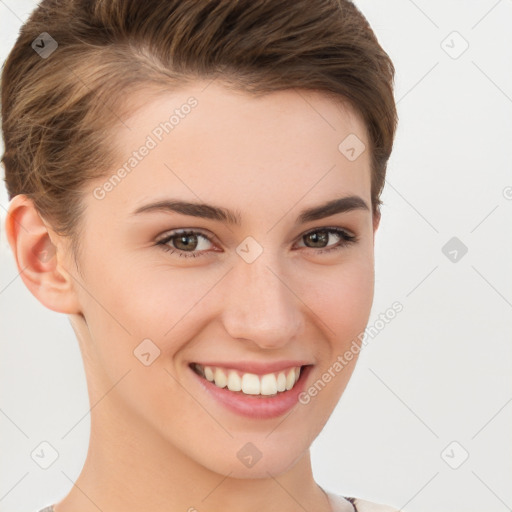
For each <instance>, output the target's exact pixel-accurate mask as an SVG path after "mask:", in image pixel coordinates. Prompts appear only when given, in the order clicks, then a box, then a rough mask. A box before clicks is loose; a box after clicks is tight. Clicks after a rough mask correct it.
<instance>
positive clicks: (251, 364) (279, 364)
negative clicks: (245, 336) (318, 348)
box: [195, 359, 311, 375]
mask: <svg viewBox="0 0 512 512" xmlns="http://www.w3.org/2000/svg"><path fill="white" fill-rule="evenodd" d="M195 362H196V363H198V364H200V365H201V366H202V367H203V368H204V367H205V366H217V367H219V368H226V369H233V370H239V371H241V372H243V373H254V374H256V375H265V374H267V373H274V372H279V371H281V370H289V369H290V368H292V367H295V366H306V365H309V364H311V363H310V362H308V361H292V360H291V359H290V360H288V361H275V362H273V363H257V362H256V361H236V362H235V361H233V362H221V361H213V362H207V363H206V362H202V361H195Z"/></svg>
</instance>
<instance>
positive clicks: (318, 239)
mask: <svg viewBox="0 0 512 512" xmlns="http://www.w3.org/2000/svg"><path fill="white" fill-rule="evenodd" d="M332 235H335V236H332ZM302 239H303V240H304V242H305V243H306V244H307V245H306V247H307V248H309V249H323V250H320V251H317V252H319V253H323V252H330V251H335V250H338V249H342V248H344V247H346V246H348V245H350V244H352V243H355V242H356V241H357V237H356V236H354V235H351V234H349V233H347V232H346V231H344V230H342V229H339V228H321V229H316V230H314V231H310V232H308V233H306V234H304V235H302ZM331 239H334V240H336V239H338V240H340V242H339V243H338V244H335V245H332V244H330V246H329V241H330V240H331ZM309 244H311V245H309Z"/></svg>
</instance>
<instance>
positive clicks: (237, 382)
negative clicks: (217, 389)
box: [206, 366, 242, 391]
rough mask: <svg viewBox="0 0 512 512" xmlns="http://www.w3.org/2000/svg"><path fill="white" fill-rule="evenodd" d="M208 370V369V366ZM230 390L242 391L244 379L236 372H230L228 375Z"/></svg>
mask: <svg viewBox="0 0 512 512" xmlns="http://www.w3.org/2000/svg"><path fill="white" fill-rule="evenodd" d="M206 368H208V366H207V367H206ZM228 389H230V390H231V391H241V390H242V379H241V378H240V376H239V375H238V373H236V372H235V370H230V371H229V373H228Z"/></svg>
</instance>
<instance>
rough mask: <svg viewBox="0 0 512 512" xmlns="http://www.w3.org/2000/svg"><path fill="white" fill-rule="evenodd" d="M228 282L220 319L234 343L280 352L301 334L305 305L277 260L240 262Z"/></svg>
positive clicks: (227, 279)
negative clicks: (279, 350)
mask: <svg viewBox="0 0 512 512" xmlns="http://www.w3.org/2000/svg"><path fill="white" fill-rule="evenodd" d="M225 281H226V282H225V283H224V284H225V294H224V299H225V300H224V301H223V306H222V313H221V318H222V322H223V324H224V328H225V329H226V331H227V333H228V334H229V335H231V336H232V337H233V338H234V339H244V340H248V341H250V342H252V343H254V344H255V345H257V346H258V347H260V348H264V349H277V348H280V347H283V346H285V345H286V344H287V343H289V342H290V341H291V340H293V339H295V338H297V337H298V336H299V335H300V334H301V333H302V330H303V329H304V317H303V314H302V313H301V306H302V307H304V304H303V303H302V302H301V300H300V298H299V297H297V296H296V295H295V294H294V291H293V288H294V287H293V282H292V278H291V277H290V273H289V272H288V273H286V272H283V271H282V268H281V266H279V265H277V264H276V260H272V261H270V259H269V258H266V257H264V255H261V256H260V257H259V258H258V259H257V260H256V261H254V262H252V263H246V262H245V261H243V260H242V261H238V262H237V263H236V265H235V267H234V268H233V269H232V270H231V271H230V272H229V274H228V275H227V276H226V278H225Z"/></svg>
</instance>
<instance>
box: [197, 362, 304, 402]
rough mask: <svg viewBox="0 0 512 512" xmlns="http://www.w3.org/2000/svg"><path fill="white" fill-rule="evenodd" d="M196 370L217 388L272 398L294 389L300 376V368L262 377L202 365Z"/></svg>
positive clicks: (198, 365)
mask: <svg viewBox="0 0 512 512" xmlns="http://www.w3.org/2000/svg"><path fill="white" fill-rule="evenodd" d="M195 368H196V370H197V372H198V373H199V374H201V375H202V376H203V377H205V378H206V379H207V380H209V381H210V382H213V383H214V384H215V385H216V386H217V387H219V388H225V387H227V388H228V389H229V390H230V391H241V392H242V393H245V394H246V395H264V396H271V395H275V394H277V393H278V392H279V393H280V392H283V391H285V390H286V391H288V390H290V389H292V388H293V386H294V385H295V383H296V382H297V381H298V380H299V376H300V367H299V366H297V367H295V368H290V369H289V370H286V371H281V372H278V373H267V374H265V375H262V376H261V377H260V376H259V375H256V374H254V373H242V374H241V375H240V374H239V373H238V372H237V371H236V370H228V369H224V368H216V367H212V366H204V367H203V366H201V365H200V364H196V365H195Z"/></svg>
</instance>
